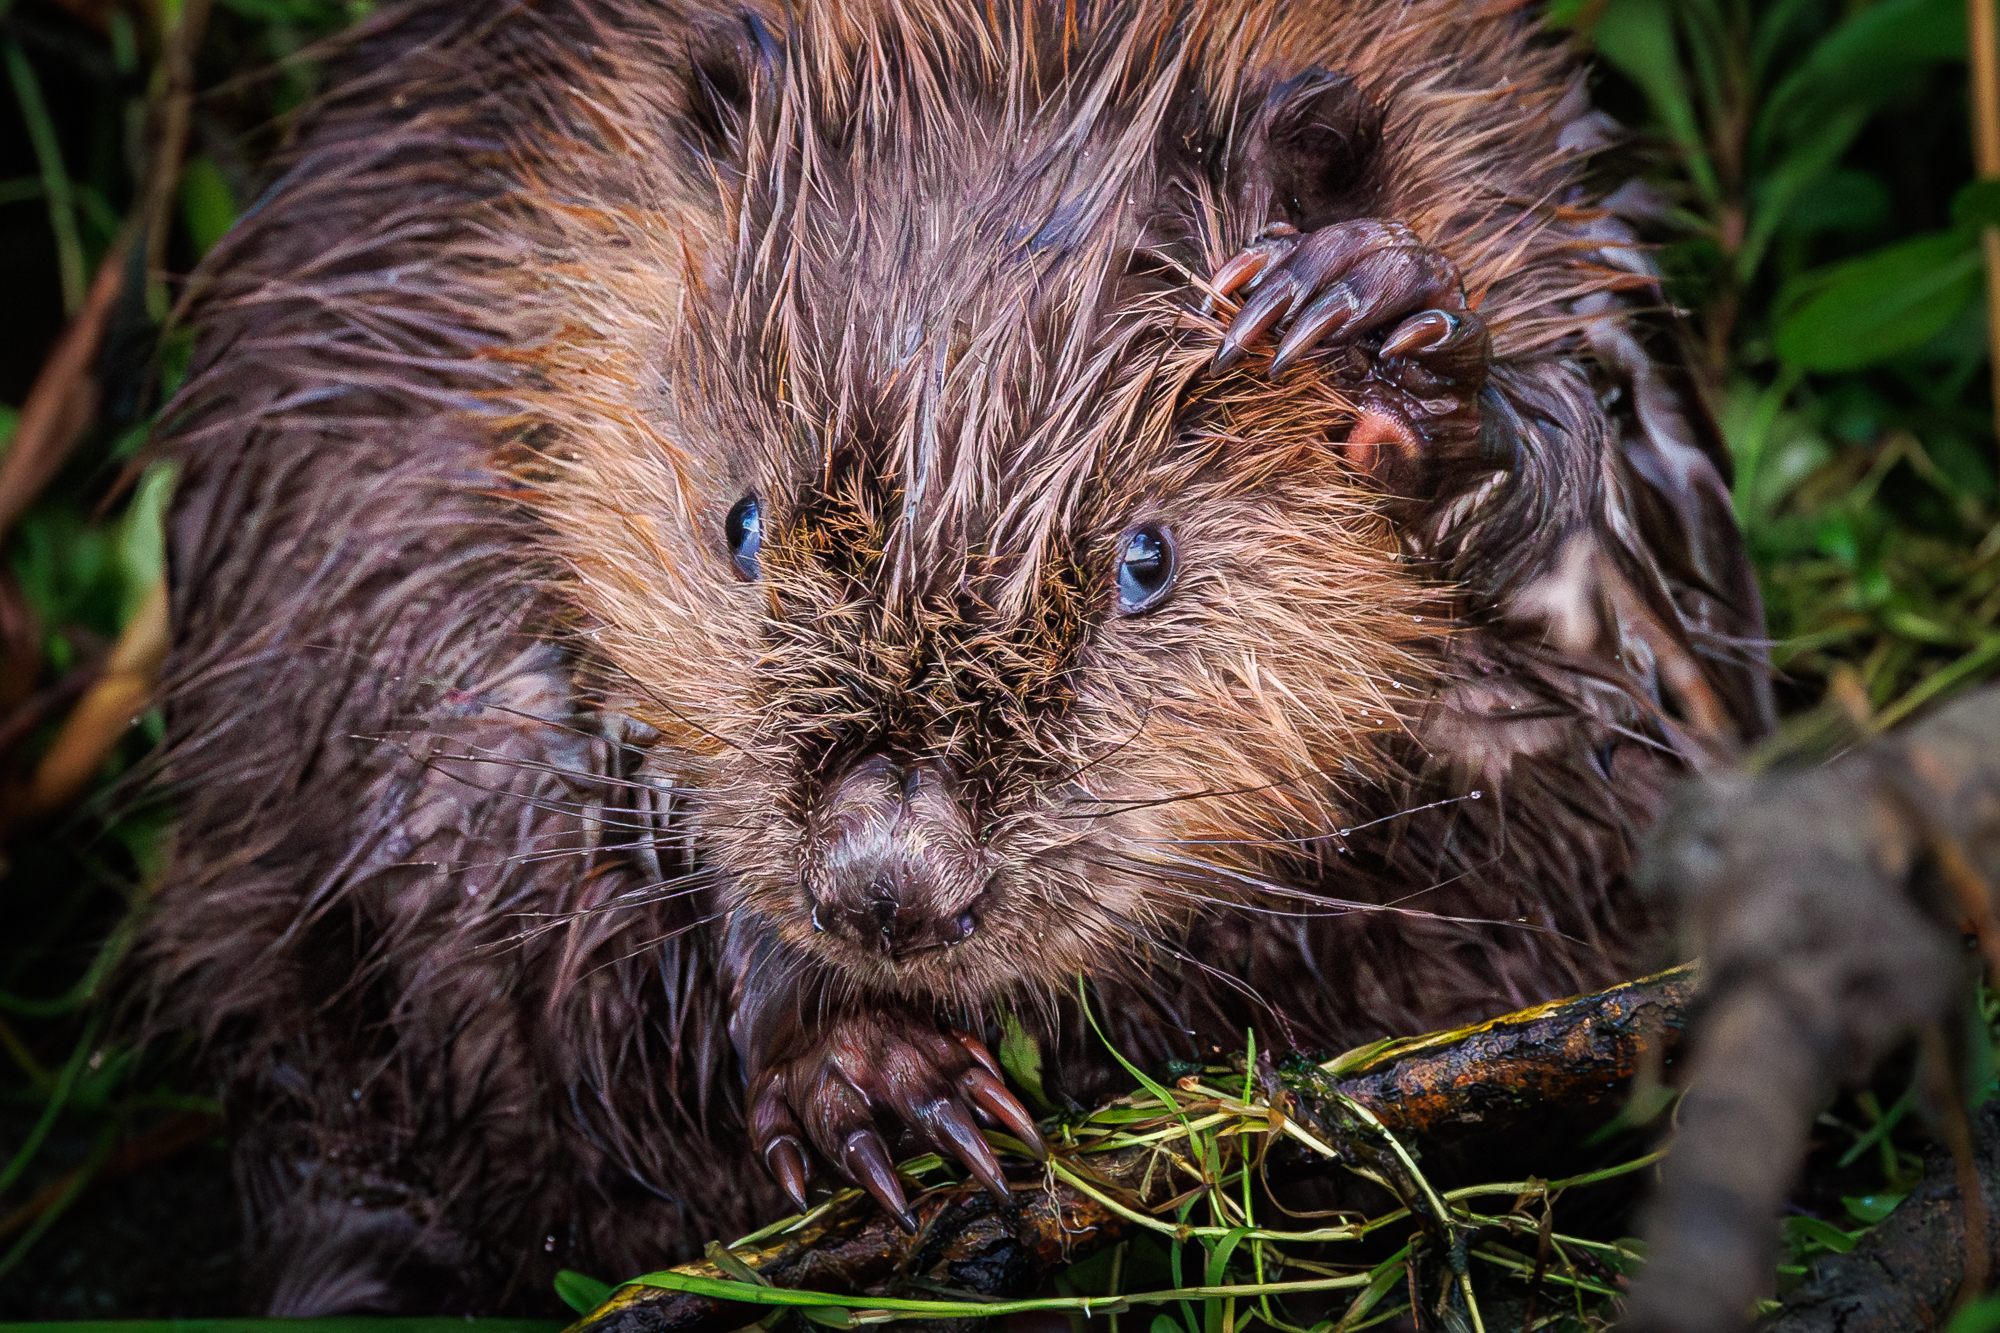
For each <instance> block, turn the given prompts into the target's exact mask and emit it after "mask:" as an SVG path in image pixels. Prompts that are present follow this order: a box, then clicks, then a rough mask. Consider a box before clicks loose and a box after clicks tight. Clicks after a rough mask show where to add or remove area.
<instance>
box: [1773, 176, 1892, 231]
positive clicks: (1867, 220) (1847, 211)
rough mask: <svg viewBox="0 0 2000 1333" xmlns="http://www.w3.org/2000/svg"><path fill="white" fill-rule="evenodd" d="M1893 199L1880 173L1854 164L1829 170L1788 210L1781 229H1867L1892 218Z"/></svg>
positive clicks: (1800, 195)
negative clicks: (1877, 173)
mask: <svg viewBox="0 0 2000 1333" xmlns="http://www.w3.org/2000/svg"><path fill="white" fill-rule="evenodd" d="M1892 212H1893V201H1892V200H1891V199H1890V197H1889V187H1888V186H1887V185H1884V184H1883V183H1882V179H1881V177H1879V176H1875V175H1871V174H1870V173H1868V172H1866V171H1856V170H1854V169H1853V168H1852V167H1842V168H1840V169H1838V170H1835V171H1829V172H1828V173H1826V175H1824V176H1822V177H1820V178H1819V179H1818V180H1817V181H1816V182H1814V184H1813V186H1812V188H1811V189H1809V190H1806V191H1803V192H1802V193H1800V194H1799V196H1798V197H1797V198H1795V199H1794V200H1793V201H1792V205H1791V207H1790V208H1788V209H1786V210H1785V215H1784V218H1783V220H1782V221H1780V222H1779V224H1778V229H1779V230H1780V231H1784V232H1789V233H1791V234H1793V235H1808V236H1809V235H1813V234H1815V233H1817V232H1823V231H1845V232H1855V231H1867V230H1869V229H1870V228H1873V227H1879V226H1882V225H1883V224H1884V223H1886V222H1888V221H1889V218H1890V215H1891V213H1892Z"/></svg>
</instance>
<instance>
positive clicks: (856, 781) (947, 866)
mask: <svg viewBox="0 0 2000 1333" xmlns="http://www.w3.org/2000/svg"><path fill="white" fill-rule="evenodd" d="M958 789H959V781H958V774H957V773H956V772H955V771H954V770H953V768H952V767H951V765H950V763H948V762H947V761H945V760H942V759H934V758H920V759H903V758H897V757H893V756H890V755H887V754H871V755H869V756H867V757H866V758H864V759H862V760H860V761H859V762H857V763H856V764H855V765H854V766H853V767H852V768H850V769H848V770H847V772H845V773H844V774H842V775H841V776H840V778H839V779H838V780H837V781H836V782H834V783H833V785H832V786H831V787H830V788H828V790H827V793H826V796H825V798H824V800H823V801H822V802H821V804H820V810H819V815H818V818H817V819H816V820H815V821H814V828H813V833H814V836H813V839H812V841H811V844H810V845H809V849H808V855H807V860H806V865H805V882H806V888H807V890H808V892H810V893H811V895H812V898H813V900H814V916H813V921H814V924H815V925H816V926H818V927H819V928H820V929H822V930H827V931H833V932H836V933H839V934H841V935H845V936H847V937H848V938H849V939H851V940H853V941H854V942H855V943H857V944H859V945H861V946H862V947H864V948H867V949H872V950H874V951H876V952H879V953H882V954H886V955H889V956H891V957H900V956H902V955H906V954H911V953H917V952H919V951H921V950H924V949H935V948H940V947H942V946H944V945H947V944H956V943H958V942H959V941H960V940H963V939H965V938H967V937H968V936H970V935H971V934H972V933H973V931H974V930H975V929H977V927H978V918H977V915H976V912H975V907H974V904H975V901H976V899H977V898H978V897H979V894H980V891H981V888H982V886H983V880H984V874H983V873H982V866H983V863H984V858H983V857H982V856H981V854H980V851H979V848H978V845H977V839H976V838H975V837H974V835H973V831H972V825H971V821H970V819H969V818H968V817H967V814H966V810H965V807H964V804H963V802H962V801H961V800H960V797H959V790H958Z"/></svg>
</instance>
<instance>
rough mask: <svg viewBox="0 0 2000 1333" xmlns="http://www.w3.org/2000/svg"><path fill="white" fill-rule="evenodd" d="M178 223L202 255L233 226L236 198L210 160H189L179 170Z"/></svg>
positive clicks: (219, 170)
mask: <svg viewBox="0 0 2000 1333" xmlns="http://www.w3.org/2000/svg"><path fill="white" fill-rule="evenodd" d="M181 220H182V221H183V222H185V223H187V229H188V236H189V238H190V239H192V240H193V241H194V248H195V250H196V251H197V252H198V253H200V254H204V255H205V254H207V253H208V252H209V250H210V249H211V248H212V247H213V246H214V245H215V243H216V242H217V241H219V240H221V239H222V237H223V235H224V233H226V232H227V231H228V230H229V229H230V228H231V227H233V226H235V225H236V195H235V193H234V192H233V191H232V190H231V189H230V188H229V182H228V181H227V180H226V179H224V177H223V175H222V170H221V168H219V167H217V166H216V165H215V162H214V161H213V160H212V159H210V158H207V157H191V158H189V159H188V160H187V165H186V166H184V167H182V168H181Z"/></svg>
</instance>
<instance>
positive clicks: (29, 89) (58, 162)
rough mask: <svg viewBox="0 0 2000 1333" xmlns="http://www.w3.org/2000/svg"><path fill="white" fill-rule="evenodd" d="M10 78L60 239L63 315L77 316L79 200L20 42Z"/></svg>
mask: <svg viewBox="0 0 2000 1333" xmlns="http://www.w3.org/2000/svg"><path fill="white" fill-rule="evenodd" d="M6 58H7V78H8V81H9V82H10V83H12V84H13V85H14V100H15V101H16V102H18V103H19V104H20V107H21V119H22V120H23V121H24V122H26V124H27V127H28V142H29V143H31V144H33V145H34V149H35V159H36V164H37V165H38V166H39V167H40V168H41V173H42V196H43V198H45V199H46V200H48V206H49V230H50V231H51V232H52V233H54V235H55V240H56V269H57V272H58V273H59V275H60V276H61V278H62V294H63V313H64V314H66V315H69V316H71V317H72V318H73V317H74V316H75V315H76V313H77V311H78V310H79V309H80V308H81V307H82V305H83V274H84V266H83V238H82V237H81V236H79V235H78V234H77V230H76V198H75V194H74V192H73V191H72V190H71V189H70V183H69V170H68V168H66V167H65V166H64V165H63V158H62V145H61V144H60V143H58V142H57V140H56V126H55V121H54V120H52V119H51V118H50V117H49V108H48V103H46V102H45V101H43V100H42V85H41V80H39V79H37V78H36V77H35V69H34V66H32V65H30V64H29V63H28V56H27V53H26V52H25V51H23V50H22V49H21V44H20V43H19V42H14V41H10V42H8V43H7V46H6Z"/></svg>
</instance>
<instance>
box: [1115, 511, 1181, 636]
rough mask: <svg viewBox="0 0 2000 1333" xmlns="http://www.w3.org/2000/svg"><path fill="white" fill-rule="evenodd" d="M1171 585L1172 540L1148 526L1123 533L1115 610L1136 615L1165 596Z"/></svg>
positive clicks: (1164, 530) (1170, 537) (1165, 532)
mask: <svg viewBox="0 0 2000 1333" xmlns="http://www.w3.org/2000/svg"><path fill="white" fill-rule="evenodd" d="M1173 584H1174V539H1173V537H1172V536H1171V535H1170V534H1169V533H1168V532H1167V530H1166V529H1165V528H1157V527H1152V526H1147V527H1143V528H1134V529H1132V531H1130V532H1128V533H1126V534H1125V540H1124V542H1123V544H1122V545H1121V547H1120V550H1119V553H1118V609H1119V610H1120V611H1122V612H1124V613H1125V614H1126V615H1128V616H1129V615H1136V614H1137V613H1138V612H1141V611H1144V610H1146V609H1148V608H1149V607H1151V606H1153V605H1154V604H1155V603H1157V602H1158V601H1159V600H1160V599H1161V598H1162V597H1165V596H1166V595H1167V589H1168V588H1171V587H1172V586H1173Z"/></svg>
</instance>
